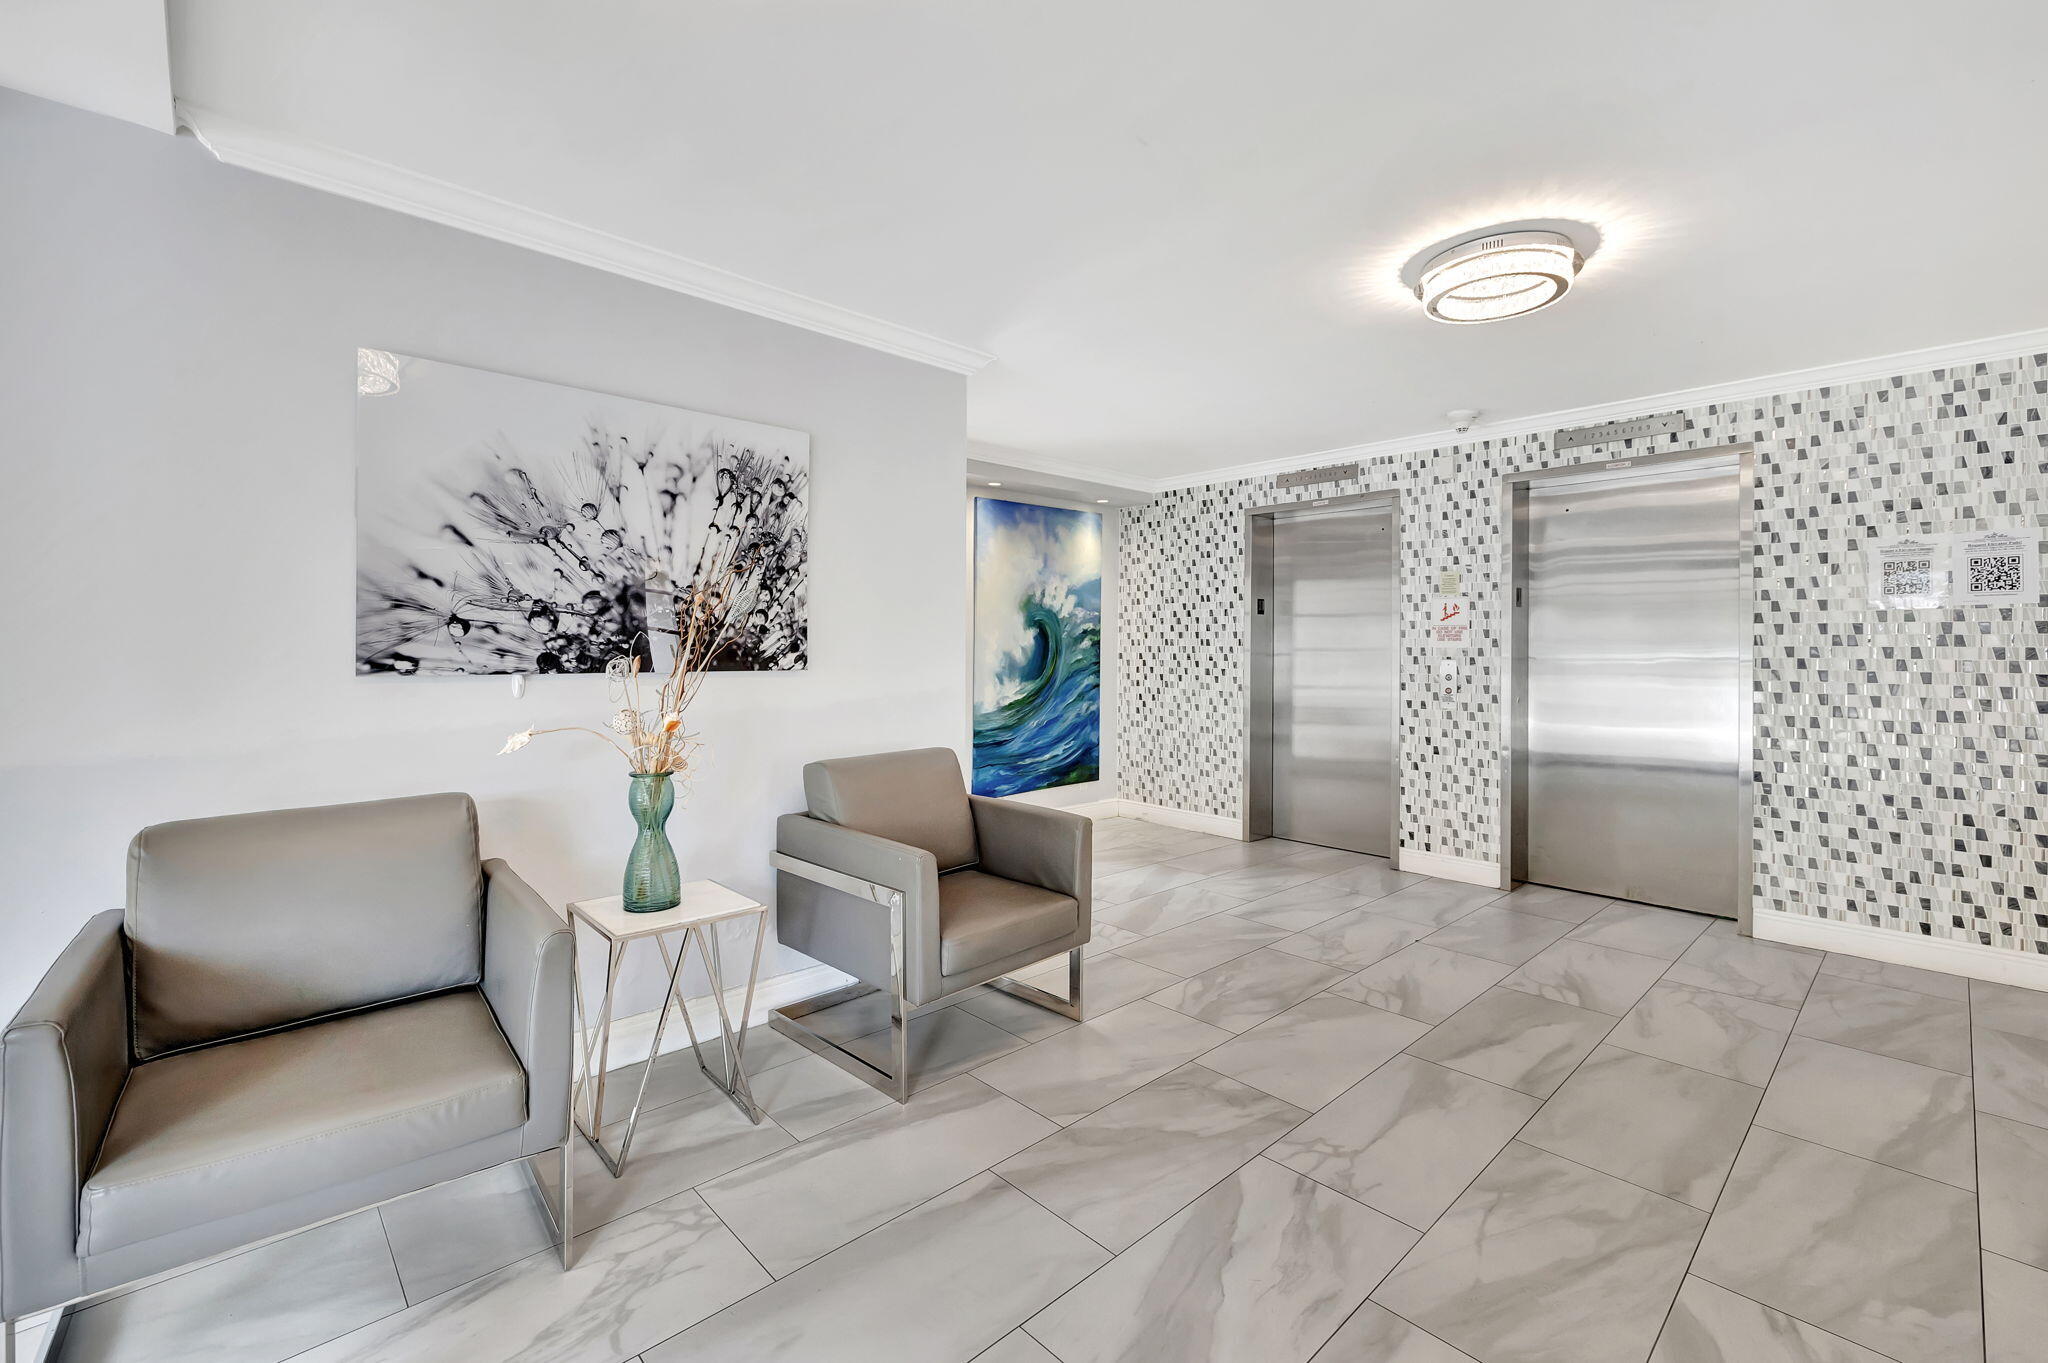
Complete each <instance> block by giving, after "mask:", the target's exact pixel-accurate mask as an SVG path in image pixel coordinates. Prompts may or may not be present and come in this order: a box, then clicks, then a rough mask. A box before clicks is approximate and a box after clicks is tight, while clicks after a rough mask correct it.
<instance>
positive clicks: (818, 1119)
mask: <svg viewBox="0 0 2048 1363" xmlns="http://www.w3.org/2000/svg"><path fill="white" fill-rule="evenodd" d="M1024 1006H1025V1007H1029V1006H1030V1005H1029V1004H1026V1005H1024ZM1041 1011H1042V1010H1041ZM752 1082H753V1089H754V1101H755V1102H757V1103H759V1104H760V1105H761V1106H762V1107H763V1108H765V1109H767V1112H768V1115H769V1116H771V1117H773V1118H774V1119H775V1124H776V1125H777V1126H779V1127H781V1128H782V1129H783V1130H784V1131H787V1132H788V1133H789V1134H790V1135H792V1136H794V1137H796V1138H797V1139H798V1140H800V1141H801V1140H808V1139H809V1138H810V1137H812V1136H815V1135H817V1134H818V1133H819V1132H821V1131H824V1130H827V1129H829V1128H831V1127H835V1126H837V1125H839V1124H840V1123H841V1122H844V1121H851V1120H852V1119H853V1118H855V1117H858V1116H860V1115H861V1114H862V1113H864V1112H873V1111H874V1110H875V1109H876V1108H879V1107H886V1106H888V1104H889V1102H890V1099H889V1098H888V1097H887V1096H886V1095H884V1094H883V1093H882V1091H881V1090H880V1089H877V1088H876V1087H874V1086H873V1085H872V1084H865V1083H862V1082H861V1081H860V1080H858V1079H856V1078H854V1077H853V1076H852V1075H851V1074H848V1073H847V1072H846V1071H845V1070H842V1069H840V1068H839V1067H838V1066H837V1065H835V1064H833V1063H832V1062H831V1061H829V1060H827V1059H825V1058H824V1057H823V1056H816V1055H806V1056H804V1057H803V1058H802V1059H800V1060H793V1061H791V1062H790V1063H789V1064H787V1065H778V1066H777V1067H776V1068H774V1069H772V1070H768V1071H766V1072H765V1073H762V1074H757V1075H755V1076H754V1077H753V1081H752Z"/></svg>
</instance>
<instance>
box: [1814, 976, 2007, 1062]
mask: <svg viewBox="0 0 2048 1363" xmlns="http://www.w3.org/2000/svg"><path fill="white" fill-rule="evenodd" d="M1792 1030H1793V1031H1795V1032H1797V1033H1799V1035H1801V1036H1811V1037H1818V1038H1819V1039H1820V1040H1822V1041H1832V1042H1834V1043H1835V1044H1836V1045H1837V1046H1853V1047H1855V1048H1856V1049H1857V1050H1861V1051H1875V1052H1876V1053H1877V1054H1879V1055H1889V1056H1892V1057H1893V1058H1895V1059H1898V1060H1910V1061H1912V1062H1913V1063H1914V1064H1916V1065H1932V1066H1934V1068H1936V1069H1939V1070H1950V1071H1952V1072H1954V1073H1956V1074H1968V1073H1969V1072H1970V1007H1969V1005H1968V1004H1966V1003H1960V1002H1958V1001H1956V1000H1954V999H1941V998H1936V997H1934V996H1933V995H1932V994H1916V993H1913V992H1912V991H1910V990H1905V989H1892V988H1890V987H1888V986H1886V985H1881V984H1865V983H1863V982H1862V981H1861V980H1850V979H1844V978H1843V977H1842V976H1840V975H1828V974H1823V975H1821V976H1820V978H1818V979H1816V980H1815V981H1814V982H1813V990H1812V992H1810V993H1809V994H1808V995H1807V996H1806V1006H1805V1007H1804V1008H1802V1009H1800V1010H1799V1022H1798V1024H1797V1025H1796V1026H1795V1027H1794V1028H1793V1029H1792Z"/></svg>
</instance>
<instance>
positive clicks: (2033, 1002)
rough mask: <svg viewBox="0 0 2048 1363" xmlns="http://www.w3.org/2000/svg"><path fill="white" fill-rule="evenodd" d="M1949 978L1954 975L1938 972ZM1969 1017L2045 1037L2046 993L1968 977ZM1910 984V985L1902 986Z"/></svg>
mask: <svg viewBox="0 0 2048 1363" xmlns="http://www.w3.org/2000/svg"><path fill="white" fill-rule="evenodd" d="M1937 978H1940V979H1952V978H1954V977H1953V976H1946V975H1944V976H1938V977H1937ZM1968 984H1969V986H1970V1021H1971V1022H1973V1023H1975V1024H1976V1025H1977V1026H1979V1027H1989V1028H1990V1029H1991V1030H1992V1031H1994V1032H2011V1033H2012V1034H2013V1035H2014V1036H2031V1037H2038V1038H2048V993H2043V992H2042V991H2040V990H2038V989H2021V988H2019V987H2018V986H2016V985H2010V984H1993V983H1992V982H1991V981H1989V980H1970V981H1968ZM1901 987H1904V988H1909V987H1910V986H1901Z"/></svg>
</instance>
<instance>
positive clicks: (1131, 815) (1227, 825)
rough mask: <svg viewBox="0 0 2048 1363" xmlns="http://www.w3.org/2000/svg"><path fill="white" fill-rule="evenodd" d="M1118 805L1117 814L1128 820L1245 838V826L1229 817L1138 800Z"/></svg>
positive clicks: (1223, 836) (1118, 802)
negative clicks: (1139, 820)
mask: <svg viewBox="0 0 2048 1363" xmlns="http://www.w3.org/2000/svg"><path fill="white" fill-rule="evenodd" d="M1116 803H1117V813H1118V814H1120V815H1122V816H1123V817H1124V818H1126V819H1144V820H1145V821H1146V822H1148V823H1160V824H1165V825H1166V826H1167V827H1168V828H1186V829H1189V830H1191V831H1193V832H1196V833H1214V834H1215V835H1216V836H1218V837H1222V838H1237V839H1239V840H1242V839H1243V838H1244V828H1243V826H1242V825H1241V824H1240V823H1239V822H1238V821H1237V820H1236V819H1234V818H1230V817H1228V816H1227V815H1223V814H1197V813H1194V812H1193V811H1192V810H1186V809H1169V808H1167V807H1166V806H1165V805H1148V804H1143V803H1141V802H1139V801H1137V800H1118V801H1117V802H1116Z"/></svg>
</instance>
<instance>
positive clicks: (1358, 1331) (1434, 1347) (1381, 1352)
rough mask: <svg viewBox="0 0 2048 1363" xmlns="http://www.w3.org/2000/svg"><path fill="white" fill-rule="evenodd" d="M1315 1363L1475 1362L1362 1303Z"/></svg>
mask: <svg viewBox="0 0 2048 1363" xmlns="http://www.w3.org/2000/svg"><path fill="white" fill-rule="evenodd" d="M1313 1363H1475V1360H1474V1359H1473V1358H1472V1356H1471V1355H1470V1354H1464V1353H1460V1352H1458V1351H1457V1350H1456V1349H1453V1348H1452V1347H1451V1346H1450V1345H1448V1344H1446V1343H1444V1342H1443V1341H1442V1340H1440V1339H1438V1338H1437V1337H1436V1336H1435V1335H1432V1334H1430V1333H1429V1332H1428V1331H1426V1330H1422V1329H1419V1328H1417V1327H1416V1326H1413V1325H1410V1324H1409V1323H1408V1322H1407V1321H1405V1320H1402V1319H1401V1318H1400V1317H1399V1316H1397V1315H1395V1314H1394V1313H1393V1312H1392V1311H1389V1310H1388V1309H1387V1308H1386V1307H1384V1306H1380V1305H1378V1304H1377V1303H1374V1302H1361V1303H1359V1307H1358V1309H1357V1310H1356V1311H1353V1312H1352V1313H1351V1319H1349V1320H1347V1321H1345V1322H1344V1323H1343V1324H1342V1325H1340V1326H1339V1327H1337V1333H1336V1334H1334V1335H1331V1336H1330V1342H1329V1343H1328V1344H1325V1345H1324V1346H1323V1347H1322V1348H1320V1349H1318V1350H1317V1351H1316V1356H1315V1358H1314V1360H1313Z"/></svg>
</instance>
